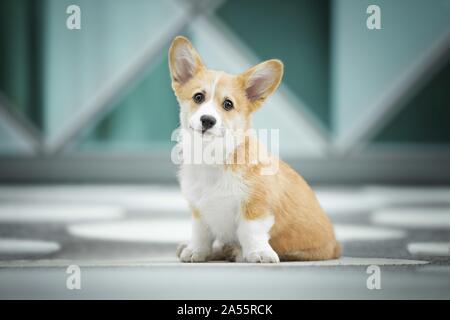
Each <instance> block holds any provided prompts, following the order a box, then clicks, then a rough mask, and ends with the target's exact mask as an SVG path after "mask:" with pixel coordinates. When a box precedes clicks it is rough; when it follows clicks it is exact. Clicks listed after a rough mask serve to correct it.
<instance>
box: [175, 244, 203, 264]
mask: <svg viewBox="0 0 450 320" xmlns="http://www.w3.org/2000/svg"><path fill="white" fill-rule="evenodd" d="M210 255H211V250H205V249H195V248H191V247H189V246H184V247H183V248H181V250H180V253H179V255H178V257H179V258H180V261H181V262H206V261H208V260H209V256H210Z"/></svg>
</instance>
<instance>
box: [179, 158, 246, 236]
mask: <svg viewBox="0 0 450 320" xmlns="http://www.w3.org/2000/svg"><path fill="white" fill-rule="evenodd" d="M180 185H181V191H182V192H183V194H184V196H185V197H186V198H187V200H188V201H189V203H190V204H191V205H192V206H193V207H195V208H196V209H197V210H198V211H199V213H200V216H201V219H203V220H204V222H205V223H206V224H207V225H208V226H209V229H210V230H211V232H212V233H213V235H214V236H215V237H216V238H217V239H219V240H221V241H222V242H233V241H236V229H237V221H238V218H239V214H240V208H241V204H242V201H243V200H244V199H245V198H246V196H247V191H246V188H245V183H244V181H243V179H242V177H241V176H240V174H239V173H236V172H233V171H231V170H229V169H228V170H227V169H225V168H224V167H222V166H209V165H182V167H181V170H180Z"/></svg>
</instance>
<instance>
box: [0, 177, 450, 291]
mask: <svg viewBox="0 0 450 320" xmlns="http://www.w3.org/2000/svg"><path fill="white" fill-rule="evenodd" d="M315 189H316V191H317V193H318V197H319V200H320V202H321V203H322V205H323V207H324V208H325V209H326V211H327V212H328V213H329V215H330V216H331V218H332V220H333V221H334V223H335V228H336V233H337V236H338V238H339V239H340V241H341V242H342V243H343V247H344V257H342V258H341V259H339V260H333V261H325V262H292V263H281V264H279V265H248V264H231V263H220V262H215V263H206V264H181V263H179V262H178V261H177V260H176V259H175V256H174V254H175V248H176V246H177V243H178V242H180V241H184V240H186V239H187V238H188V236H189V232H190V228H189V220H188V217H189V213H188V210H187V206H186V204H185V202H184V200H183V199H182V197H181V195H180V193H179V191H178V188H177V187H176V186H139V185H123V186H111V185H107V186H98V185H97V186H94V185H83V186H68V185H64V186H63V185H57V186H27V187H19V186H17V187H9V186H2V187H0V298H209V299H211V298H218V299H219V298H375V299H377V298H450V188H431V187H430V188H425V187H420V188H414V187H385V186H364V187H353V188H348V187H345V188H344V187H325V186H320V187H316V188H315ZM72 264H76V265H79V266H80V267H81V274H82V277H81V283H82V288H81V290H68V289H67V288H66V279H67V277H68V276H69V275H68V274H67V273H66V268H67V267H68V266H69V265H72ZM370 265H378V266H379V267H380V272H381V276H380V280H381V282H380V283H381V289H380V290H369V289H368V288H367V285H366V282H367V279H368V278H369V277H370V276H371V274H368V273H367V267H368V266H370Z"/></svg>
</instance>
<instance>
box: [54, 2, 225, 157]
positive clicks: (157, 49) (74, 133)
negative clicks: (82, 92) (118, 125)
mask: <svg viewBox="0 0 450 320" xmlns="http://www.w3.org/2000/svg"><path fill="white" fill-rule="evenodd" d="M221 2H222V1H221V0H219V1H217V0H216V1H198V0H197V1H191V2H190V3H189V5H188V6H187V7H185V8H184V9H185V12H184V14H183V15H182V17H181V18H180V19H179V20H177V21H176V22H175V23H174V24H173V25H172V26H170V28H167V29H166V30H164V31H162V32H161V33H159V35H158V39H157V40H156V41H154V42H151V43H150V42H149V43H147V44H146V45H144V48H143V49H142V50H141V52H139V53H138V54H137V55H136V56H135V57H134V58H130V63H129V64H128V65H126V66H125V68H124V69H123V70H122V72H121V73H120V74H119V76H117V77H114V78H113V79H111V80H110V81H109V82H108V83H106V84H105V85H104V86H103V87H102V89H101V90H99V92H98V93H97V94H96V95H95V96H93V97H92V99H90V100H89V101H88V102H87V103H86V104H85V105H84V106H83V107H82V108H80V111H79V112H78V113H77V114H75V116H74V117H72V118H71V119H70V120H69V122H68V123H67V124H66V125H65V126H64V128H63V129H62V130H61V131H60V132H59V133H58V134H57V135H55V136H52V137H49V138H48V139H47V140H46V141H45V152H46V153H50V154H54V153H59V152H61V151H62V150H63V149H64V148H66V147H67V146H68V145H70V144H71V143H73V141H74V140H75V139H76V138H77V137H78V136H79V135H80V134H81V132H82V131H83V129H84V128H86V127H87V126H90V125H93V124H95V123H97V122H98V121H99V120H100V119H101V117H102V116H103V115H105V114H106V113H108V112H110V111H111V109H112V108H113V103H112V102H113V101H114V100H115V99H116V97H118V96H119V95H120V94H121V93H122V92H123V90H125V89H126V88H127V87H128V85H129V84H130V82H131V81H133V79H136V78H137V77H138V76H139V75H140V74H141V72H142V70H144V69H145V67H146V66H147V65H148V64H150V63H151V62H152V61H153V60H154V59H155V58H157V57H158V56H159V55H160V54H161V52H162V51H163V50H164V49H165V48H166V47H167V46H168V44H169V43H170V41H171V40H172V39H173V38H174V37H175V36H176V35H178V34H180V33H181V32H182V31H183V30H184V29H185V28H186V27H187V26H188V25H189V24H190V23H191V22H192V21H193V20H194V19H195V18H196V17H197V16H199V15H201V14H205V13H208V12H210V11H213V10H215V9H216V8H217V6H219V5H220V4H221Z"/></svg>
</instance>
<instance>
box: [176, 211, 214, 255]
mask: <svg viewBox="0 0 450 320" xmlns="http://www.w3.org/2000/svg"><path fill="white" fill-rule="evenodd" d="M212 243H213V236H212V234H211V231H210V230H209V228H208V226H207V225H206V224H205V223H204V221H203V220H202V219H201V218H200V217H194V218H193V219H192V235H191V240H190V241H189V243H188V244H187V245H181V246H180V247H179V248H178V250H177V255H178V257H179V258H180V260H181V261H182V262H205V261H207V260H208V259H209V257H210V255H211V252H212Z"/></svg>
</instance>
